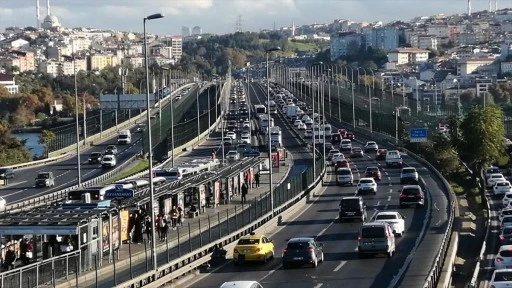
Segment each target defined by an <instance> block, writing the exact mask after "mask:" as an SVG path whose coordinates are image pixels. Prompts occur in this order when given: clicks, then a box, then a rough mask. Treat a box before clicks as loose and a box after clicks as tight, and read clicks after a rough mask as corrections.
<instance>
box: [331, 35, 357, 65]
mask: <svg viewBox="0 0 512 288" xmlns="http://www.w3.org/2000/svg"><path fill="white" fill-rule="evenodd" d="M362 42H363V35H362V34H359V33H355V32H340V33H336V34H333V35H331V43H330V47H331V60H335V59H337V58H339V57H340V56H346V55H349V54H350V52H351V51H350V49H352V48H353V47H359V46H361V43H362Z"/></svg>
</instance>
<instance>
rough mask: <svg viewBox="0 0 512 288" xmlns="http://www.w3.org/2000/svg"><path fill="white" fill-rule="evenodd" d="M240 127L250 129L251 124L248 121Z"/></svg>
mask: <svg viewBox="0 0 512 288" xmlns="http://www.w3.org/2000/svg"><path fill="white" fill-rule="evenodd" d="M242 127H247V128H251V122H250V121H244V123H242Z"/></svg>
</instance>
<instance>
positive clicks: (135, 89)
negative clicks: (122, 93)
mask: <svg viewBox="0 0 512 288" xmlns="http://www.w3.org/2000/svg"><path fill="white" fill-rule="evenodd" d="M126 91H128V94H140V91H139V88H138V87H135V86H134V85H133V83H132V82H127V83H126Z"/></svg>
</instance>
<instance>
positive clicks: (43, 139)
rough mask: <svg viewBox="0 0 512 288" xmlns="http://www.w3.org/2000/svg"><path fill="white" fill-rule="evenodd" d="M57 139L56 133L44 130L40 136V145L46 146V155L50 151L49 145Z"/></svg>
mask: <svg viewBox="0 0 512 288" xmlns="http://www.w3.org/2000/svg"><path fill="white" fill-rule="evenodd" d="M53 139H55V133H53V132H52V131H50V130H46V129H44V130H43V131H41V134H40V135H39V144H43V145H44V150H45V154H46V152H48V151H47V149H48V144H49V143H50V142H51V141H52V140H53Z"/></svg>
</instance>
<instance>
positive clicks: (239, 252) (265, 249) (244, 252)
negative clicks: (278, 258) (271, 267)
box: [233, 233, 274, 264]
mask: <svg viewBox="0 0 512 288" xmlns="http://www.w3.org/2000/svg"><path fill="white" fill-rule="evenodd" d="M271 259H274V244H273V243H272V240H269V239H268V238H267V237H265V236H264V235H258V234H255V233H251V234H249V235H245V236H242V237H241V238H240V239H238V243H236V246H235V249H234V250H233V260H234V261H235V263H237V264H240V263H244V262H246V261H261V262H263V263H267V261H268V260H271Z"/></svg>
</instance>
